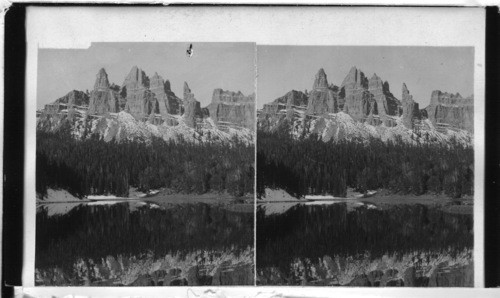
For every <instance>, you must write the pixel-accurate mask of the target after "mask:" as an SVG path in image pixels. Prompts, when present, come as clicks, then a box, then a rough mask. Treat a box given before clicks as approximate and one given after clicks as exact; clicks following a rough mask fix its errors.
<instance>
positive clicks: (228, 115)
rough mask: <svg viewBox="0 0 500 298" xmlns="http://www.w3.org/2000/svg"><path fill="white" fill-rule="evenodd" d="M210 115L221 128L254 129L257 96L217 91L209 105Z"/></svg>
mask: <svg viewBox="0 0 500 298" xmlns="http://www.w3.org/2000/svg"><path fill="white" fill-rule="evenodd" d="M207 109H208V114H209V116H210V118H212V119H213V120H214V122H215V123H217V125H219V126H224V125H230V126H234V125H236V126H241V127H245V128H248V129H252V130H253V129H254V124H255V120H254V119H255V94H251V95H249V96H245V95H244V94H243V93H241V92H240V91H238V92H232V91H226V90H222V89H220V88H218V89H215V90H214V92H213V95H212V102H211V103H210V104H209V105H208V107H207Z"/></svg>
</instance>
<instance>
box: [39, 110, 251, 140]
mask: <svg viewBox="0 0 500 298" xmlns="http://www.w3.org/2000/svg"><path fill="white" fill-rule="evenodd" d="M66 119H70V118H69V117H68V116H67V114H64V113H57V114H45V115H43V113H42V115H40V116H39V118H38V120H37V127H38V128H39V129H42V130H46V131H55V130H57V129H58V128H59V127H60V125H61V123H62V122H63V120H66ZM71 120H72V121H73V122H72V123H73V125H72V131H71V133H72V135H73V136H74V137H75V138H77V139H81V138H85V137H86V138H89V137H90V136H91V135H93V134H97V135H99V137H100V138H101V139H103V140H105V141H107V142H109V141H112V140H114V141H117V142H121V141H123V140H129V141H145V142H148V141H150V140H151V138H153V137H156V138H160V139H163V140H165V141H179V140H181V139H183V140H184V141H187V142H193V143H206V142H216V143H232V142H233V141H234V138H236V139H238V140H239V141H241V142H243V143H245V144H248V145H250V144H253V143H254V139H255V136H254V132H253V131H252V130H250V129H247V128H244V127H234V126H226V125H224V124H223V125H221V127H218V126H217V125H216V124H215V123H214V121H213V120H212V119H211V118H205V119H203V123H201V124H200V125H199V126H198V127H196V128H193V127H190V126H188V125H187V124H186V123H185V122H184V119H183V117H176V118H175V120H176V121H177V122H178V124H177V125H169V124H168V123H167V122H163V123H162V124H153V123H150V122H148V121H140V120H136V119H135V118H134V117H133V116H132V115H131V114H129V113H127V112H125V111H121V112H119V113H113V114H112V115H111V114H109V115H103V116H101V117H93V116H90V117H89V116H86V115H79V114H76V115H74V117H73V118H72V119H71Z"/></svg>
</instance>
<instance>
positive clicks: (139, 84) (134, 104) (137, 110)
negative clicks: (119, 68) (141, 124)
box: [121, 66, 159, 120]
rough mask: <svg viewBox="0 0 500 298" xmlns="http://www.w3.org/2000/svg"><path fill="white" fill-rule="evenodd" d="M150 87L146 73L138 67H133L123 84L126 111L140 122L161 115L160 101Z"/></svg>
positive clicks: (122, 92)
mask: <svg viewBox="0 0 500 298" xmlns="http://www.w3.org/2000/svg"><path fill="white" fill-rule="evenodd" d="M149 85H150V81H149V78H148V77H147V76H146V73H145V72H144V71H143V70H142V69H140V68H138V67H137V66H134V67H132V69H131V70H130V72H129V74H128V75H127V77H126V78H125V80H124V81H123V84H122V91H121V94H122V96H124V97H125V99H126V100H127V104H126V106H125V110H126V111H127V112H129V113H130V114H132V116H134V118H136V119H138V120H142V119H144V118H146V117H148V116H149V115H151V114H154V113H159V105H158V101H157V100H156V98H155V96H154V93H152V92H151V91H150V90H149Z"/></svg>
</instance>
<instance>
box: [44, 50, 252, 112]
mask: <svg viewBox="0 0 500 298" xmlns="http://www.w3.org/2000/svg"><path fill="white" fill-rule="evenodd" d="M188 46H189V42H186V43H146V42H135V43H116V42H114V43H93V44H92V45H91V46H90V48H89V49H83V50H81V49H76V50H75V49H71V50H70V49H40V50H39V52H38V81H37V86H38V87H37V88H38V90H37V108H41V107H43V106H44V105H45V104H47V103H50V102H53V101H54V100H56V99H57V98H59V97H61V96H64V95H66V94H67V93H68V92H69V91H71V90H74V89H75V90H81V91H85V90H87V89H88V90H89V91H91V90H92V89H93V88H94V82H95V79H96V74H97V72H98V71H99V69H100V68H102V67H104V68H105V69H106V72H107V73H108V79H109V81H110V83H115V84H117V85H119V86H121V85H122V83H123V80H124V79H125V77H126V76H127V74H128V73H129V71H130V69H131V68H132V67H133V66H134V65H137V66H138V67H139V68H142V70H144V72H145V73H146V75H147V76H149V77H152V76H153V75H154V73H155V72H158V74H159V75H160V76H162V77H163V79H164V80H170V84H171V89H172V91H173V92H174V93H175V94H176V95H177V96H178V97H180V98H182V94H183V86H184V81H187V82H188V84H189V87H190V88H191V92H193V93H194V95H195V98H196V99H197V100H198V101H200V103H201V106H202V107H204V106H206V105H208V104H209V103H210V101H211V99H212V93H213V90H214V89H215V88H222V89H224V90H230V91H241V92H242V93H243V94H245V95H250V94H251V93H253V92H254V89H255V67H254V63H255V44H254V43H193V50H194V54H193V56H192V57H190V58H189V57H187V56H186V49H187V47H188Z"/></svg>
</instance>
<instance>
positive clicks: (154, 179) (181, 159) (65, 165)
mask: <svg viewBox="0 0 500 298" xmlns="http://www.w3.org/2000/svg"><path fill="white" fill-rule="evenodd" d="M253 181H254V146H248V145H245V144H243V143H241V142H238V140H237V139H234V140H233V142H232V144H219V143H205V144H193V143H189V142H185V141H182V140H180V141H178V142H173V141H170V142H166V141H164V140H162V139H158V138H156V139H153V140H152V141H151V143H148V144H146V143H142V142H133V141H124V142H120V143H116V142H105V141H103V140H100V139H99V138H98V137H96V136H92V137H91V138H89V139H85V140H75V139H73V138H71V137H69V136H68V135H66V134H65V133H64V132H63V131H59V132H56V133H48V132H43V131H37V147H36V191H37V192H38V193H40V194H42V195H45V194H46V192H47V189H48V188H62V189H66V190H68V191H69V192H70V193H72V194H74V195H76V196H79V197H82V196H84V195H89V194H115V195H119V196H127V195H128V192H129V187H137V188H138V189H139V190H143V191H147V190H149V189H155V188H160V187H167V188H170V189H172V190H174V191H177V192H183V193H206V192H209V191H216V192H223V191H228V192H229V193H230V194H232V195H235V196H241V195H243V194H245V193H252V192H253V187H254V182H253Z"/></svg>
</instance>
